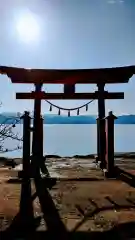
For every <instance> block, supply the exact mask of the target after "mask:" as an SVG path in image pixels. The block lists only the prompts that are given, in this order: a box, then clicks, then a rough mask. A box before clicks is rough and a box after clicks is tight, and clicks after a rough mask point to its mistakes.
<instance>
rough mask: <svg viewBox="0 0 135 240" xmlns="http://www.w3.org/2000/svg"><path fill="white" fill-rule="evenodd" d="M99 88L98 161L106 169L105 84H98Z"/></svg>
mask: <svg viewBox="0 0 135 240" xmlns="http://www.w3.org/2000/svg"><path fill="white" fill-rule="evenodd" d="M97 87H98V93H99V98H98V119H97V120H98V121H97V152H98V160H99V161H100V167H101V169H104V168H106V162H105V154H106V132H105V98H104V97H103V95H104V87H105V84H104V83H100V84H97Z"/></svg>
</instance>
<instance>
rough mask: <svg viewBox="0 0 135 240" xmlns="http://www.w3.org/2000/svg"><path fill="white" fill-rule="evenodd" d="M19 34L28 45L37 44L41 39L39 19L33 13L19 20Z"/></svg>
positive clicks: (17, 26) (17, 27)
mask: <svg viewBox="0 0 135 240" xmlns="http://www.w3.org/2000/svg"><path fill="white" fill-rule="evenodd" d="M16 29H17V33H18V35H19V37H20V39H21V41H24V42H26V43H32V42H36V41H37V40H38V39H39V35H40V27H39V22H38V19H36V16H34V15H33V14H32V13H27V14H24V15H22V16H20V17H19V18H18V19H17V25H16Z"/></svg>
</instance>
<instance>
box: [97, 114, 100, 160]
mask: <svg viewBox="0 0 135 240" xmlns="http://www.w3.org/2000/svg"><path fill="white" fill-rule="evenodd" d="M96 120H97V159H96V160H97V161H99V158H100V149H99V147H100V144H99V139H100V137H99V133H100V132H99V124H100V120H99V118H97V119H96Z"/></svg>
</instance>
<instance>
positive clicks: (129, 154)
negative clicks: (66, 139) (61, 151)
mask: <svg viewBox="0 0 135 240" xmlns="http://www.w3.org/2000/svg"><path fill="white" fill-rule="evenodd" d="M96 156H97V153H93V154H86V155H72V156H60V155H55V154H46V155H44V157H46V158H56V159H61V158H70V159H71V158H81V159H93V158H95V157H96ZM114 157H115V158H135V152H116V153H115V154H114ZM2 158H3V159H4V158H5V159H20V158H21V157H13V158H12V157H5V156H4V154H3V156H2V154H0V159H2Z"/></svg>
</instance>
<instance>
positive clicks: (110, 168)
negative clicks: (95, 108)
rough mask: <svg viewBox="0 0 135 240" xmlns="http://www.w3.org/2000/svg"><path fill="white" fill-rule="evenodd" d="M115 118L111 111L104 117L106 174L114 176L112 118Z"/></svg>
mask: <svg viewBox="0 0 135 240" xmlns="http://www.w3.org/2000/svg"><path fill="white" fill-rule="evenodd" d="M115 119H117V117H116V116H114V115H113V113H112V111H111V112H109V115H108V117H106V148H107V149H106V163H107V176H108V177H113V176H114V174H115V173H114V120H115Z"/></svg>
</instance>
